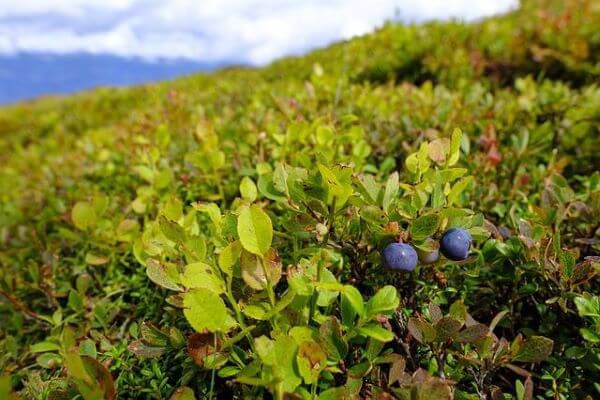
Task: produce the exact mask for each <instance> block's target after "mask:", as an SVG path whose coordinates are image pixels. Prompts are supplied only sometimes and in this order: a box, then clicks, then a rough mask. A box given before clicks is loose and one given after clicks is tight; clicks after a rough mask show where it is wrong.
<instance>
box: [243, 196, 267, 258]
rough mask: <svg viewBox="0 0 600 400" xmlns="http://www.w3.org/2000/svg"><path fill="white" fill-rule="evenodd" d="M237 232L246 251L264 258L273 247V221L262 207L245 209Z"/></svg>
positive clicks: (254, 206)
mask: <svg viewBox="0 0 600 400" xmlns="http://www.w3.org/2000/svg"><path fill="white" fill-rule="evenodd" d="M237 231H238V235H239V236H240V242H242V246H244V249H246V250H247V251H249V252H250V253H253V254H256V255H259V256H263V255H265V253H266V252H267V250H269V247H271V241H272V240H273V226H272V224H271V219H270V218H269V216H268V215H267V213H265V212H264V211H263V210H262V209H261V208H260V207H258V206H256V205H252V206H250V207H243V208H242V210H241V212H240V216H239V217H238V223H237Z"/></svg>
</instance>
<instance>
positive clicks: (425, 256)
mask: <svg viewBox="0 0 600 400" xmlns="http://www.w3.org/2000/svg"><path fill="white" fill-rule="evenodd" d="M439 258H440V250H439V249H435V250H431V251H419V260H421V263H423V264H433V263H434V262H436V261H437V260H439Z"/></svg>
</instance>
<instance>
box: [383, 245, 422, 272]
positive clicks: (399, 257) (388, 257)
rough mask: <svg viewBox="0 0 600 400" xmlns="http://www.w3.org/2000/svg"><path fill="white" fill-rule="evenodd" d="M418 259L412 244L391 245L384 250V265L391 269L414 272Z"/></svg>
mask: <svg viewBox="0 0 600 400" xmlns="http://www.w3.org/2000/svg"><path fill="white" fill-rule="evenodd" d="M417 259H418V257H417V252H416V251H415V249H414V248H413V247H412V246H411V245H410V244H406V243H390V244H388V245H387V246H386V247H385V249H383V263H384V265H385V267H386V268H389V269H393V270H401V271H412V270H413V269H415V267H416V266H417Z"/></svg>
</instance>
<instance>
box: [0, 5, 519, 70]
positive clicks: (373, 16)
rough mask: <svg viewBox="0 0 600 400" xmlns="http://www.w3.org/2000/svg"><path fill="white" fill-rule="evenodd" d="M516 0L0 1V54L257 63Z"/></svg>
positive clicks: (480, 12)
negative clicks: (386, 27) (385, 26)
mask: <svg viewBox="0 0 600 400" xmlns="http://www.w3.org/2000/svg"><path fill="white" fill-rule="evenodd" d="M516 5H517V0H262V1H259V0H162V1H161V0H0V55H12V54H17V53H24V52H26V53H50V54H57V55H63V54H73V53H81V52H83V53H92V54H110V55H115V56H123V57H139V58H141V59H144V60H163V61H164V60H169V59H186V60H193V61H197V62H203V63H239V64H250V65H264V64H266V63H268V62H270V61H272V60H274V59H275V58H278V57H281V56H285V55H293V54H301V53H303V52H306V51H307V50H309V49H312V48H316V47H322V46H325V45H327V44H329V43H331V42H334V41H337V40H341V39H348V38H351V37H352V36H355V35H360V34H364V33H367V32H370V31H372V30H373V29H374V28H376V27H377V26H380V25H381V24H382V23H383V22H384V21H386V20H389V19H397V20H401V21H404V22H421V21H425V20H431V19H449V18H458V19H462V20H474V19H478V18H481V17H484V16H487V15H491V14H496V13H500V12H505V11H507V10H509V9H510V8H512V7H515V6H516Z"/></svg>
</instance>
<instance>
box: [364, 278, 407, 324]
mask: <svg viewBox="0 0 600 400" xmlns="http://www.w3.org/2000/svg"><path fill="white" fill-rule="evenodd" d="M399 304H400V299H399V298H398V292H397V291H396V288H395V287H393V286H389V285H388V286H384V287H383V288H381V289H379V291H378V292H377V293H375V295H374V296H373V297H371V298H370V299H369V301H368V302H367V307H366V317H367V319H370V318H373V317H376V316H377V315H379V314H389V313H391V312H393V311H394V310H396V308H398V305H399Z"/></svg>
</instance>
